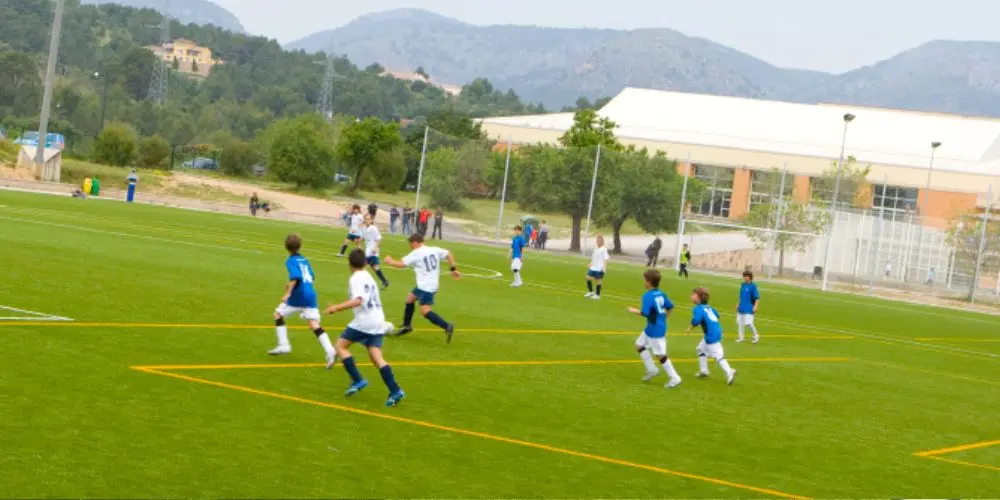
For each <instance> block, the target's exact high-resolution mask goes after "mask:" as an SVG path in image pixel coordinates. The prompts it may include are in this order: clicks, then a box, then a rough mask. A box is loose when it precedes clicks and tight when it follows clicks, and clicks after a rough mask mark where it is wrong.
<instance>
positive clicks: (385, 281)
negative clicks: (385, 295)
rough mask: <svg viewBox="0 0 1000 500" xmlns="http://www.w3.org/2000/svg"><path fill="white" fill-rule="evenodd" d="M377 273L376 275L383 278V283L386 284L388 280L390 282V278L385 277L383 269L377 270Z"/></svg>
mask: <svg viewBox="0 0 1000 500" xmlns="http://www.w3.org/2000/svg"><path fill="white" fill-rule="evenodd" d="M375 275H376V276H378V279H380V280H382V283H383V284H385V283H388V282H389V280H387V279H385V275H384V274H382V270H381V269H379V270H377V271H375Z"/></svg>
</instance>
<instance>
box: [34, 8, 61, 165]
mask: <svg viewBox="0 0 1000 500" xmlns="http://www.w3.org/2000/svg"><path fill="white" fill-rule="evenodd" d="M65 9H66V0H56V9H55V14H54V15H53V16H52V33H51V36H50V38H49V60H48V65H47V66H46V67H45V93H44V94H42V113H41V119H40V120H39V123H38V146H37V147H36V148H35V163H36V164H38V165H44V164H45V146H46V145H47V144H48V142H49V113H50V112H51V111H52V87H53V86H54V85H55V82H56V62H58V60H59V37H60V36H62V19H63V12H64V11H65ZM48 177H49V176H48V175H43V176H42V178H43V179H45V180H48Z"/></svg>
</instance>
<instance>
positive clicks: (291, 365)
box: [129, 357, 851, 371]
mask: <svg viewBox="0 0 1000 500" xmlns="http://www.w3.org/2000/svg"><path fill="white" fill-rule="evenodd" d="M733 359H734V363H844V362H848V361H851V358H836V357H829V358H823V357H818V358H733ZM640 362H641V360H638V359H565V360H563V359H553V360H523V361H520V360H510V361H506V360H498V361H396V362H394V363H392V365H393V366H411V367H435V366H452V367H455V366H553V365H630V364H637V363H640ZM673 362H674V363H694V362H695V360H694V359H673ZM321 366H326V365H325V364H323V363H248V364H232V365H142V366H130V367H129V368H132V369H133V370H164V371H172V370H236V369H241V368H317V367H321Z"/></svg>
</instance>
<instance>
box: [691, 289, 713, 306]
mask: <svg viewBox="0 0 1000 500" xmlns="http://www.w3.org/2000/svg"><path fill="white" fill-rule="evenodd" d="M693 292H694V294H695V295H697V296H698V301H699V302H701V303H702V304H705V305H708V299H709V298H710V297H711V294H710V293H708V289H707V288H702V287H698V288H695V289H694V290H693Z"/></svg>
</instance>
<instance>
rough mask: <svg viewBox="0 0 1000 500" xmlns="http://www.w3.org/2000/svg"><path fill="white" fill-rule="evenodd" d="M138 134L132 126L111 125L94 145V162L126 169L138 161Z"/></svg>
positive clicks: (105, 128)
mask: <svg viewBox="0 0 1000 500" xmlns="http://www.w3.org/2000/svg"><path fill="white" fill-rule="evenodd" d="M136 139H137V136H136V133H135V129H133V128H132V126H131V125H128V124H125V123H121V122H113V123H109V124H108V125H107V126H106V127H104V130H103V131H101V134H100V135H98V136H97V141H96V142H95V143H94V161H96V162H97V163H103V164H105V165H116V166H119V167H124V166H127V165H131V164H133V163H134V162H135V159H136Z"/></svg>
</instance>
